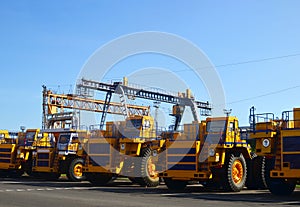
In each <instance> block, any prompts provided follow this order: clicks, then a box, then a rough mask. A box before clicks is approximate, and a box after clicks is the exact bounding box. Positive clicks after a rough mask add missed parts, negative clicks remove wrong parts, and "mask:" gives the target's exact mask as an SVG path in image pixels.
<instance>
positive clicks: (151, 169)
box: [147, 157, 158, 179]
mask: <svg viewBox="0 0 300 207" xmlns="http://www.w3.org/2000/svg"><path fill="white" fill-rule="evenodd" d="M147 171H148V174H149V176H150V177H151V179H157V178H158V173H157V171H156V166H155V164H154V163H153V161H152V158H151V157H149V159H148V161H147Z"/></svg>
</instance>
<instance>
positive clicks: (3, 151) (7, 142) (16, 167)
mask: <svg viewBox="0 0 300 207" xmlns="http://www.w3.org/2000/svg"><path fill="white" fill-rule="evenodd" d="M1 134H2V135H1V136H4V137H5V138H4V139H2V140H1V144H0V169H1V171H3V172H6V174H5V175H6V176H7V175H10V174H11V173H12V172H13V173H14V175H22V174H23V173H24V172H27V173H28V174H30V173H31V164H32V162H31V161H32V160H31V158H32V152H33V151H34V150H35V141H36V140H37V139H39V137H41V136H42V135H41V133H40V130H39V129H27V130H26V131H25V132H19V133H17V134H16V133H15V134H14V135H13V136H9V135H8V134H7V133H6V132H3V131H2V133H1Z"/></svg>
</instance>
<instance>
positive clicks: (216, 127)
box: [206, 120, 226, 133]
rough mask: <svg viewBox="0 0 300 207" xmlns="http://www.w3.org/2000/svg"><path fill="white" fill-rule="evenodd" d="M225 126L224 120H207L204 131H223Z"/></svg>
mask: <svg viewBox="0 0 300 207" xmlns="http://www.w3.org/2000/svg"><path fill="white" fill-rule="evenodd" d="M225 128H226V120H219V121H209V122H207V124H206V132H208V133H220V132H224V131H225Z"/></svg>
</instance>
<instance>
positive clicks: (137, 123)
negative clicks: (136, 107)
mask: <svg viewBox="0 0 300 207" xmlns="http://www.w3.org/2000/svg"><path fill="white" fill-rule="evenodd" d="M141 126H142V119H131V120H127V121H126V127H127V128H133V127H134V128H136V129H139V128H140V127H141Z"/></svg>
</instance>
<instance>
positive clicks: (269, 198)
mask: <svg viewBox="0 0 300 207" xmlns="http://www.w3.org/2000/svg"><path fill="white" fill-rule="evenodd" d="M0 181H4V182H6V184H9V185H12V186H13V185H25V186H30V187H39V188H40V187H46V188H74V189H73V190H84V191H99V192H110V193H116V194H131V195H132V194H134V195H137V196H138V195H141V196H145V195H147V194H152V195H157V196H159V197H167V198H189V199H198V200H214V201H225V202H226V201H228V202H232V201H234V202H249V203H262V204H267V203H269V204H272V203H273V204H278V205H290V206H294V205H295V206H296V205H300V190H297V189H296V190H295V192H294V193H293V194H292V195H290V196H274V195H272V194H271V193H270V192H269V191H268V190H247V189H244V190H243V191H241V192H224V191H220V190H212V189H207V188H204V187H203V186H201V185H189V186H188V187H187V188H186V189H185V190H184V191H181V192H174V191H170V190H168V189H167V187H166V186H165V185H160V186H159V187H156V188H147V187H140V186H139V185H136V184H132V183H131V182H130V181H128V180H126V179H123V180H119V179H118V180H114V181H112V182H110V183H108V184H107V185H106V186H101V187H97V186H93V185H92V184H90V183H89V182H87V181H84V182H70V181H67V180H66V179H59V180H58V181H47V180H44V179H37V178H28V177H25V178H21V179H7V178H0Z"/></svg>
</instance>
